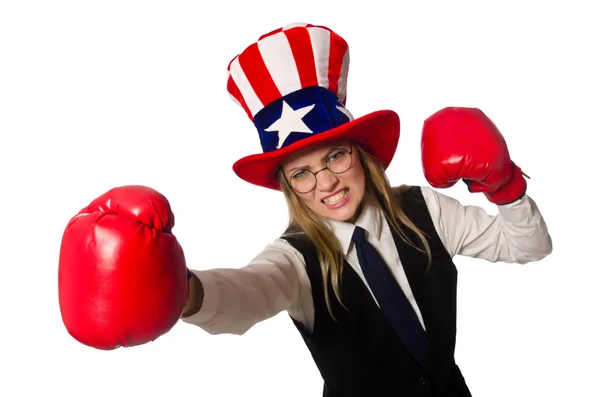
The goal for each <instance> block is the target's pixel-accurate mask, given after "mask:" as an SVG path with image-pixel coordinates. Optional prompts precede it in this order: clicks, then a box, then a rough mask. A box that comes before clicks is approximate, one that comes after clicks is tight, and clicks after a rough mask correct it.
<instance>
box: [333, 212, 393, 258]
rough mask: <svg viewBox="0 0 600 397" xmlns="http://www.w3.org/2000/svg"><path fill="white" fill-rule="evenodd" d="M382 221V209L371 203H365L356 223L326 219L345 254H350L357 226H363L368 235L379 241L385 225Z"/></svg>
mask: <svg viewBox="0 0 600 397" xmlns="http://www.w3.org/2000/svg"><path fill="white" fill-rule="evenodd" d="M382 221H383V214H382V213H381V210H379V209H378V208H377V207H375V206H373V205H370V204H367V205H365V207H364V208H363V210H362V212H361V213H360V215H359V216H358V218H357V219H356V223H354V224H352V223H348V222H340V221H334V220H331V219H325V222H326V223H327V224H328V225H329V226H330V227H331V230H332V232H333V233H334V234H335V236H336V237H337V239H338V241H339V242H340V244H341V246H342V251H343V252H344V255H348V252H349V250H350V243H351V242H352V234H353V233H354V228H355V227H356V226H360V227H362V228H363V229H365V231H366V232H367V235H369V236H371V237H372V238H375V239H376V240H377V241H379V239H380V238H381V231H382V227H383V223H382Z"/></svg>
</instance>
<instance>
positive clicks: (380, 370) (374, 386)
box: [283, 187, 471, 397]
mask: <svg viewBox="0 0 600 397" xmlns="http://www.w3.org/2000/svg"><path fill="white" fill-rule="evenodd" d="M399 199H400V200H401V203H402V207H403V209H404V211H405V212H406V214H407V215H408V216H409V218H410V219H411V220H412V221H413V222H414V223H415V224H416V225H417V226H418V227H419V228H420V230H422V231H423V232H425V234H426V236H427V238H428V242H429V244H430V247H431V250H432V253H433V261H432V264H431V267H430V268H429V269H427V256H426V254H425V253H422V252H420V251H417V250H416V249H415V248H413V247H411V246H410V245H408V244H407V243H405V242H404V241H403V240H402V239H401V238H400V236H398V235H397V233H395V232H394V231H393V229H392V233H393V234H394V241H395V243H396V248H397V249H398V253H399V255H400V261H401V262H402V265H403V267H404V271H405V272H406V276H407V278H408V281H409V283H410V287H411V289H412V291H413V294H414V297H415V299H416V301H417V304H418V305H419V309H420V310H421V314H422V316H423V321H424V323H425V326H426V328H427V335H428V338H429V344H430V353H429V356H428V358H427V362H426V364H425V366H424V367H421V366H420V365H419V364H418V363H417V362H416V361H414V360H413V358H412V357H411V356H410V354H409V353H408V351H407V350H406V349H405V348H404V345H403V344H402V342H401V340H400V339H399V338H398V336H397V335H396V333H395V332H394V330H393V329H392V327H391V326H390V324H389V323H388V321H387V320H386V318H385V317H384V315H383V313H382V312H381V310H380V309H379V307H378V306H377V304H376V303H375V301H374V300H373V298H372V296H371V294H370V293H369V291H368V289H367V288H366V286H365V285H364V283H363V282H362V280H361V279H360V278H359V276H358V275H357V274H356V272H355V271H354V270H353V269H352V267H351V266H350V265H348V263H345V264H344V265H345V267H344V270H343V276H342V280H341V291H342V301H343V302H344V305H345V306H346V307H347V308H348V309H349V311H347V310H346V309H345V308H344V307H342V306H341V305H340V304H339V302H338V301H337V298H336V297H335V295H334V293H333V288H332V287H331V285H329V296H330V301H331V303H332V308H333V313H334V314H335V317H336V319H337V322H336V321H334V320H333V319H332V318H331V317H330V314H329V312H328V310H327V306H326V305H325V296H324V293H323V287H322V285H323V281H322V280H323V277H322V274H321V268H320V265H319V261H318V257H317V254H316V250H315V247H314V246H313V244H312V243H311V242H310V241H308V240H307V239H303V238H299V237H283V238H285V239H286V240H287V241H289V242H290V244H292V245H293V246H294V247H295V248H296V249H297V250H298V251H299V252H300V253H301V254H302V255H303V256H304V259H305V262H306V270H307V273H308V277H309V280H310V283H311V286H312V297H313V301H314V307H315V321H314V329H313V332H312V333H311V332H308V331H307V330H306V329H305V328H304V326H303V325H302V324H300V323H299V322H297V321H296V320H294V319H292V321H293V322H294V324H295V325H296V327H297V328H298V330H299V332H300V334H301V335H302V337H303V338H304V341H305V342H306V345H307V346H308V348H309V349H310V351H311V354H312V356H313V359H314V360H315V363H316V365H317V367H318V368H319V370H320V372H321V375H322V377H323V380H324V388H323V396H326V397H334V396H335V397H338V396H340V397H342V396H343V397H359V396H360V397H387V396H403V397H409V396H436V397H437V396H440V397H441V396H444V397H450V396H452V397H459V396H460V397H464V396H471V394H470V392H469V390H468V388H467V386H466V384H465V381H464V378H463V376H462V374H461V372H460V370H459V368H458V366H457V365H456V364H455V362H454V347H455V340H456V283H457V270H456V267H455V265H454V263H453V262H452V259H451V258H450V256H449V255H448V253H447V251H446V249H445V248H444V246H443V243H442V242H441V240H440V238H439V236H438V234H437V232H436V231H435V228H434V226H433V222H432V220H431V216H430V215H429V211H428V209H427V207H426V204H425V201H424V199H423V195H422V193H421V190H420V188H419V187H413V188H411V189H410V190H407V191H405V192H404V193H402V194H401V195H400V197H399ZM401 226H402V225H401ZM405 231H406V234H407V235H408V236H409V237H410V239H411V240H412V241H413V242H414V243H415V244H416V245H417V246H418V247H420V246H421V243H420V241H419V240H418V238H417V237H416V235H415V234H414V233H413V232H412V231H410V229H408V228H405Z"/></svg>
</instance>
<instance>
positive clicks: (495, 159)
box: [421, 107, 527, 205]
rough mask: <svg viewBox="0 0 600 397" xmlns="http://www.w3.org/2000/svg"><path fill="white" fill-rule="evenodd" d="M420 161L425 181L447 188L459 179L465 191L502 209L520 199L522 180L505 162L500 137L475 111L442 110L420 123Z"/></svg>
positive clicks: (506, 157) (518, 171) (524, 186)
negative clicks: (482, 197) (463, 183)
mask: <svg viewBox="0 0 600 397" xmlns="http://www.w3.org/2000/svg"><path fill="white" fill-rule="evenodd" d="M421 155H422V157H421V159H422V165H423V171H424V174H425V179H427V181H428V182H429V184H430V185H431V186H433V187H437V188H448V187H451V186H453V185H454V184H455V183H456V182H457V181H459V180H463V181H464V182H465V183H466V184H467V186H468V188H469V191H470V192H481V193H484V195H485V196H486V197H487V199H488V200H489V201H491V202H492V203H495V204H498V205H503V204H508V203H511V202H513V201H516V200H518V199H519V198H521V197H522V196H523V195H524V194H525V191H526V189H527V182H526V180H525V178H524V177H525V176H527V175H525V174H524V173H523V172H522V171H521V169H520V168H519V167H518V166H517V165H516V164H515V163H514V162H513V161H512V160H511V158H510V154H509V151H508V148H507V146H506V142H505V140H504V137H503V136H502V134H501V133H500V131H499V130H498V128H497V127H496V126H495V125H494V123H493V122H492V121H491V120H490V119H489V118H488V117H487V116H486V115H485V114H484V113H483V112H482V111H481V110H479V109H476V108H463V107H448V108H444V109H442V110H439V111H438V112H436V113H434V114H433V115H431V116H430V117H429V118H427V120H425V122H424V124H423V132H422V135H421Z"/></svg>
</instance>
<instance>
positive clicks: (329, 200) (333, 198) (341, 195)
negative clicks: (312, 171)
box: [323, 189, 348, 205]
mask: <svg viewBox="0 0 600 397" xmlns="http://www.w3.org/2000/svg"><path fill="white" fill-rule="evenodd" d="M347 195H348V189H344V190H343V191H342V192H339V193H338V194H336V195H335V196H331V197H328V198H326V199H323V203H325V204H329V205H331V204H337V203H338V202H339V201H341V200H343V199H344V198H346V196H347Z"/></svg>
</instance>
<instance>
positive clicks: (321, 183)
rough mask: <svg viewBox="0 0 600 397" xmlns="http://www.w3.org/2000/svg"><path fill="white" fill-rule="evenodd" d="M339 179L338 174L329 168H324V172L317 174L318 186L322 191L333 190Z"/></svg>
mask: <svg viewBox="0 0 600 397" xmlns="http://www.w3.org/2000/svg"><path fill="white" fill-rule="evenodd" d="M338 181H339V179H338V178H337V176H336V175H335V174H334V173H333V172H331V171H329V170H323V172H319V173H318V174H317V186H318V187H319V190H321V191H325V192H328V191H331V190H332V189H333V188H334V187H335V186H336V185H337V183H338Z"/></svg>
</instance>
